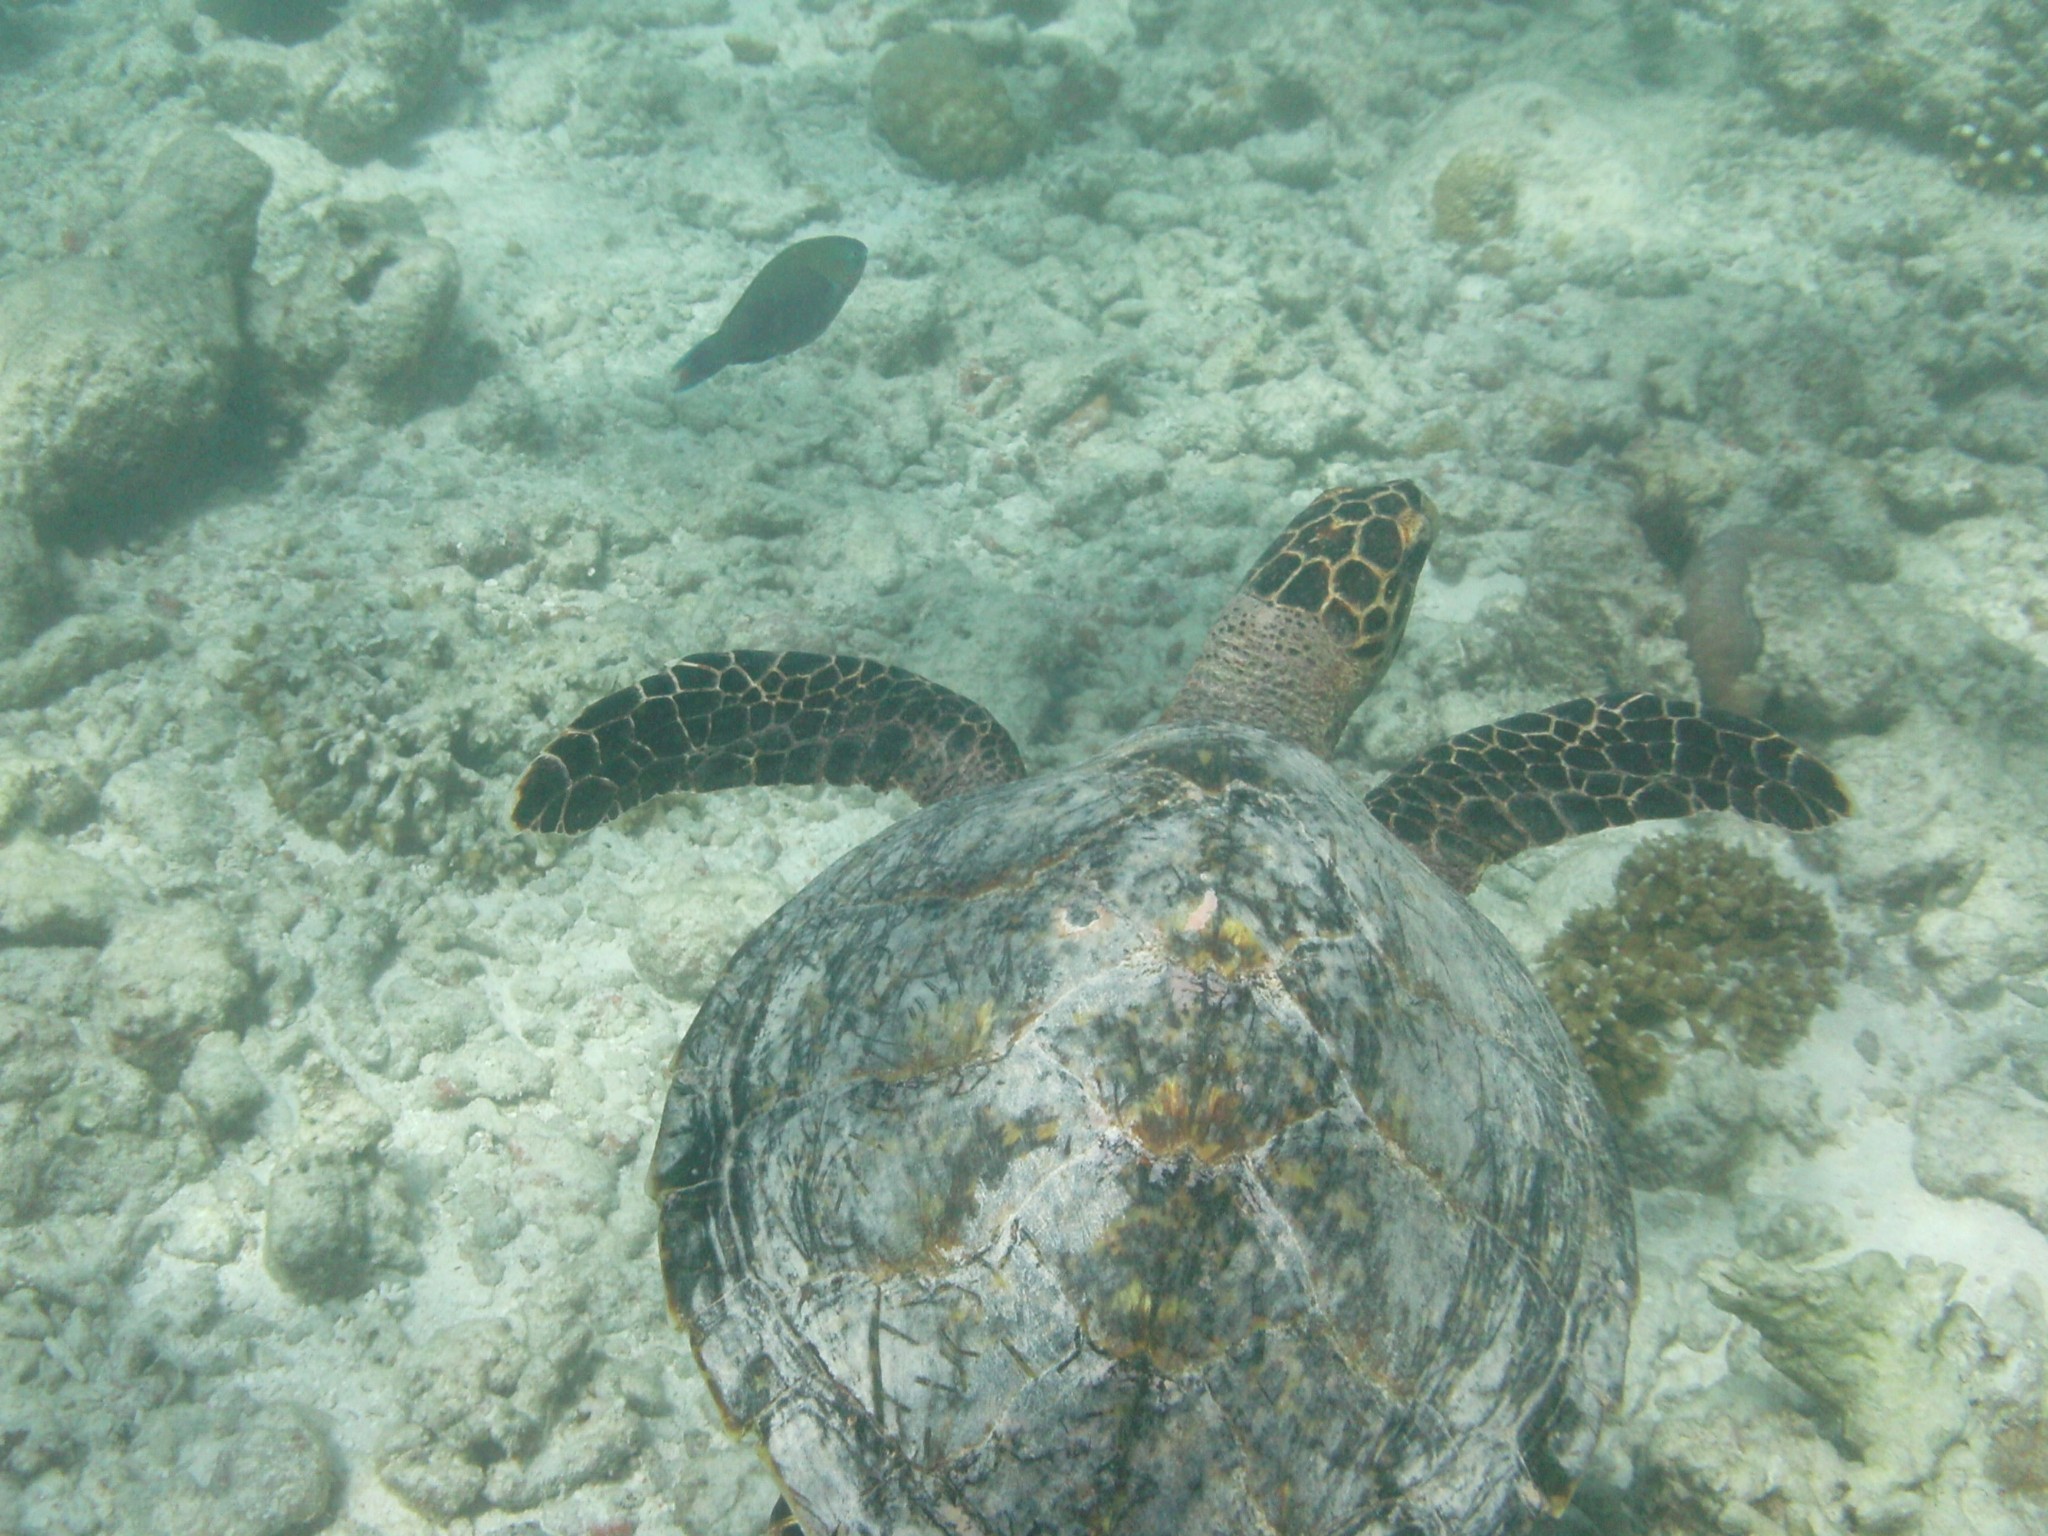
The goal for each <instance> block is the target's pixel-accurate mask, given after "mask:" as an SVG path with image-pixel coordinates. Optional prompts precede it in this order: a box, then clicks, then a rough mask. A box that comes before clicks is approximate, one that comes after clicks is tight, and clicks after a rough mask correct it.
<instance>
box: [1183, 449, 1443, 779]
mask: <svg viewBox="0 0 2048 1536" xmlns="http://www.w3.org/2000/svg"><path fill="white" fill-rule="evenodd" d="M1435 536H1436V508H1435V506H1433V505H1432V504H1431V502H1430V499H1429V498H1428V497H1427V496H1425V495H1423V494H1422V492H1421V490H1420V489H1418V488H1417V487H1416V486H1415V484H1414V483H1413V482H1412V481H1408V480H1389V481H1387V482H1385V483H1384V484H1381V485H1374V486H1366V487H1363V488H1358V489H1354V488H1351V487H1342V488H1339V489H1336V490H1329V491H1324V492H1323V493H1322V494H1321V495H1320V496H1318V497H1316V499H1315V500H1314V501H1312V502H1310V503H1309V504H1308V508H1307V510H1306V511H1304V512H1303V513H1302V514H1301V515H1300V516H1299V517H1297V518H1296V519H1295V520H1294V521H1293V522H1291V523H1289V524H1288V525H1287V527H1286V528H1285V529H1284V530H1283V531H1282V532H1281V534H1280V537H1279V538H1277V539H1275V540H1274V541H1273V542H1272V544H1270V545H1269V546H1267V549H1266V552H1265V553H1264V554H1262V555H1260V556H1259V559H1258V563H1257V564H1255V565H1254V566H1253V567H1252V569H1251V574H1250V575H1248V576H1246V577H1245V580H1244V585H1243V586H1242V587H1240V588H1239V589H1238V592H1237V595H1236V596H1235V597H1233V598H1232V599H1231V601H1230V606H1229V607H1227V608H1225V609H1224V610H1223V615H1222V617H1220V618H1219V619H1217V621H1216V624H1215V627H1214V628H1212V629H1211V630H1210V631H1209V638H1208V639H1207V640H1206V641H1204V642H1203V644H1202V654H1201V655H1200V656H1199V657H1197V658H1196V659H1195V665H1194V669H1193V670H1192V671H1191V672H1190V673H1189V674H1188V680H1187V682H1186V683H1185V684H1184V685H1183V686H1182V688H1181V691H1180V693H1179V694H1178V695H1177V696H1176V697H1175V699H1174V701H1173V703H1172V704H1170V705H1169V706H1167V710H1166V716H1165V718H1166V719H1168V720H1228V721H1234V722H1237V723H1240V724H1244V725H1255V726H1258V727H1260V728H1261V729H1264V730H1269V731H1273V732H1275V733H1276V734H1278V735H1282V736H1286V737H1289V738H1291V739H1292V740H1295V741H1298V742H1300V743H1301V744H1302V745H1303V746H1306V747H1309V748H1312V749H1313V750H1314V751H1316V752H1319V753H1322V754H1324V755H1325V756H1327V755H1328V754H1329V752H1330V749H1331V748H1332V747H1334V746H1335V745H1336V743H1337V737H1338V735H1339V734H1340V733H1341V732H1342V731H1343V729H1344V722H1345V721H1347V720H1349V719H1350V718H1351V714H1352V711H1354V710H1355V709H1357V708H1358V705H1359V701H1360V700H1361V699H1363V698H1364V697H1365V696H1366V695H1367V694H1368V693H1370V692H1371V691H1372V689H1373V685H1374V684H1376V683H1377V682H1378V681H1379V680H1380V675H1381V674H1382V673H1383V672H1385V671H1386V669H1387V664H1388V663H1389V662H1391V661H1392V660H1393V659H1394V653H1395V651H1397V650H1398V649H1399V648H1400V645H1401V631H1402V630H1403V629H1404V628H1406V627H1407V624H1408V608H1409V605H1410V604H1411V603H1413V602H1414V600H1415V585H1416V582H1417V581H1418V580H1419V579H1420V577H1421V575H1422V566H1423V562H1424V561H1426V560H1427V559H1428V558H1429V546H1430V543H1431V541H1432V540H1433V539H1434V538H1435Z"/></svg>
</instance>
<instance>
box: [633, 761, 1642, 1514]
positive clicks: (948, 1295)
mask: <svg viewBox="0 0 2048 1536" xmlns="http://www.w3.org/2000/svg"><path fill="white" fill-rule="evenodd" d="M650 1180H651V1184H652V1187H653V1190H654V1193H655V1195H656V1197H657V1198H658V1199H659V1200H660V1201H661V1206H662V1209H661V1218H660V1235H661V1248H662V1264H663V1271H664V1274H665V1276H666V1279H667V1284H668V1291H669V1297H670V1301H671V1304H672V1305H673V1307H674V1308H675V1309H676V1311H677V1313H678V1314H679V1315H680V1316H681V1317H682V1318H683V1319H684V1320H685V1321H686V1322H687V1324H688V1326H689V1329H690V1334H691V1338H692V1342H693V1344H694V1347H695V1350H696V1354H697V1358H698V1361H699V1363H700V1364H701V1366H702V1367H703V1370H704V1373H705V1376H706V1378H707V1379H708V1381H709V1382H710V1384H711V1387H712V1390H713V1392H714V1393H715V1394H716V1396H717V1399H718V1401H719V1404H720V1406H721V1408H722V1409H723V1411H724V1412H725V1414H726V1416H727V1418H728V1419H729V1421H730V1422H731V1423H733V1424H734V1425H735V1426H736V1427H739V1428H742V1429H744V1430H747V1431H751V1432H753V1433H755V1434H758V1435H759V1436H760V1437H761V1439H762V1441H763V1443H764V1445H765V1448H766V1450H767V1453H768V1455H769V1458H770V1459H771V1461H772V1462H773V1464H774V1466H775V1469H776V1471H777V1474H778V1476H779V1477H780V1478H781V1480H782V1482H783V1483H784V1486H785V1488H786V1490H787V1492H788V1495H789V1497H790V1500H791V1503H792V1504H793V1505H794V1507H795V1509H796V1512H797V1514H798V1515H799V1516H800V1517H801V1518H802V1519H803V1521H804V1522H805V1525H806V1527H807V1528H808V1529H809V1530H811V1531H813V1532H822V1531H831V1532H835V1533H836V1532H844V1533H853V1532H866V1533H875V1536H906V1533H912V1532H920V1533H926V1532H947V1533H966V1532H976V1533H983V1532H1005V1533H1011V1532H1014V1533H1018V1536H1022V1533H1025V1532H1031V1533H1039V1536H1053V1533H1067V1532H1073V1533H1081V1532H1112V1531H1113V1532H1117V1533H1120V1536H1222V1533H1232V1536H1238V1533H1250V1532H1278V1531H1304V1532H1306V1531H1316V1532H1360V1533H1364V1532H1372V1533H1387V1536H1393V1533H1411V1532H1412V1533H1425V1532H1426V1533H1432V1536H1435V1533H1445V1536H1448V1533H1456V1536H1494V1533H1500V1532H1508V1531H1513V1530H1517V1529H1520V1528H1521V1527H1522V1526H1523V1525H1524V1524H1526V1523H1528V1522H1529V1520H1530V1519H1531V1517H1532V1516H1533V1514H1534V1513H1535V1512H1537V1511H1539V1510H1541V1509H1542V1508H1543V1507H1544V1506H1545V1505H1546V1504H1547V1505H1549V1506H1551V1507H1553V1508H1555V1507H1558V1506H1560V1505H1561V1502H1562V1500H1563V1498H1564V1497H1565V1496H1566V1495H1567V1494H1568V1493H1569V1490H1570V1486H1571V1484H1572V1482H1573V1480H1574V1478H1575V1477H1576V1475H1577V1473H1578V1471H1579V1470H1580V1468H1581V1467H1582V1466H1583V1464H1584V1462H1585V1460H1586V1458H1587V1456H1588V1455H1589V1453H1590V1451H1591V1448H1592V1445H1593V1441H1594V1437H1595V1435H1596V1433H1597V1431H1598V1429H1599V1422H1600V1418H1601V1416H1602V1413H1603V1411H1604V1409H1605V1407H1606V1405H1608V1404H1609V1403H1611V1402H1612V1401H1613V1399H1614V1397H1615V1396H1616V1394H1617V1393H1618V1392H1619V1390H1620V1386H1621V1376H1622V1363H1623V1356H1624V1350H1625V1346H1626V1340H1627V1328H1628V1315H1629V1306H1630V1300H1631V1294H1632V1291H1633V1286H1634V1277H1635V1264H1634V1237H1633V1229H1632V1221H1631V1215H1630V1205H1629V1198H1628V1193H1627V1190H1626V1187H1625V1185H1624V1183H1623V1181H1622V1177H1621V1173H1620V1167H1619V1163H1618V1161H1617V1158H1616V1156H1615V1152H1614V1148H1613V1144H1612V1139H1611V1136H1610V1133H1609V1130H1608V1127H1607V1122H1606V1120H1605V1117H1604V1115H1603V1113H1602V1111H1601V1110H1600V1108H1599V1106H1598V1103H1597V1101H1596V1099H1595V1097H1594V1094H1593V1092H1592V1090H1591V1088H1590V1087H1589V1085H1588V1084H1587V1082H1586V1079H1585V1077H1584V1075H1583V1073H1582V1072H1581V1070H1580V1068H1579V1066H1578V1064H1577V1062H1576V1060H1575V1058H1574V1056H1573V1053H1572V1050H1571V1047H1570V1044H1569V1042H1568V1041H1567V1039H1566V1037H1565V1034H1564V1031H1563V1029H1562V1027H1561V1026H1560V1025H1559V1023H1558V1021H1557V1019H1556V1016H1555V1015H1554V1014H1553V1013H1552V1011H1551V1009H1550V1007H1549V1005H1548V1004H1547V1002H1546V1001H1545V1000H1544V999H1543V997H1542V994H1541V993H1540V991H1539V990H1538V988H1537V987H1536V985H1535V984H1534V983H1533V982H1532V981H1531V980H1530V978H1529V976H1528V975H1527V973H1526V972H1525V970H1524V969H1523V967H1522V965H1521V964H1520V962H1519V961H1518V960H1517V959H1516V957H1515V955H1514V953H1513V952H1512V950H1510V948H1509V947H1508V945H1507V943H1506V941H1505V940H1504V939H1503V938H1502V937H1501V936H1500V934H1499V933H1498V932H1497V931H1496V930H1495V929H1494V928H1493V927H1492V926H1491V925H1490V924H1489V923H1487V922H1486V920H1485V919H1484V918H1482V917H1480V916H1479V915H1478V914H1477V913H1475V912H1474V911H1473V910H1472V909H1471V908H1470V907H1469V906H1468V905H1467V904H1466V903H1465V902H1464V901H1463V900H1462V899H1461V898H1460V897H1458V896H1457V895H1456V894H1455V893H1453V892H1452V891H1451V890H1450V889H1449V888H1448V887H1447V886H1445V885H1443V884H1442V883H1441V882H1440V881H1439V880H1437V879H1436V877H1435V876H1433V875H1431V874H1430V873H1429V872H1428V871H1427V870H1426V869H1425V868H1424V867H1423V866H1422V864H1421V863H1420V862H1419V861H1418V860H1417V859H1416V858H1415V856H1414V855H1413V854H1411V853H1410V852H1409V851H1408V850H1407V849H1406V848H1405V847H1403V846H1402V845H1401V844H1400V843H1399V842H1397V841H1396V840H1395V839H1394V838H1393V837H1392V836H1391V835H1390V834H1389V833H1387V832H1386V831H1385V830H1384V829H1382V828H1381V827H1380V826H1379V825H1378V823H1376V822H1375V821H1374V820H1373V819H1372V818H1371V817H1370V816H1368V815H1367V814H1366V813H1365V811H1364V810H1363V809H1362V807H1361V806H1360V804H1359V802H1358V800H1357V798H1356V797H1355V796H1354V795H1352V794H1351V793H1350V792H1349V791H1348V790H1347V789H1346V788H1345V787H1344V785H1343V783H1342V782H1341V781H1340V780H1339V778H1338V777H1337V775H1336V774H1335V772H1334V771H1333V770H1332V769H1331V768H1330V767H1329V765H1328V764H1326V763H1324V762H1323V761H1322V760H1320V759H1319V758H1317V757H1316V756H1314V755H1313V754H1311V753H1310V752H1308V751H1306V750H1304V749H1302V748H1299V747H1296V746H1293V745H1290V744H1288V743H1286V742H1283V741H1281V740H1279V739H1278V738H1276V737H1273V736H1270V735H1267V734H1265V733H1263V732H1260V731H1257V730H1252V729H1247V728H1237V727H1226V726H1217V725H1202V724H1197V725H1170V726H1158V727H1154V728H1152V729H1150V730H1147V731H1145V732H1142V733H1140V734H1139V735H1137V736H1134V737H1132V738H1131V739H1130V740H1129V741H1128V742H1126V743H1125V744H1124V745H1122V746H1121V747H1119V748H1118V749H1116V750H1115V751H1113V752H1111V753H1110V754H1109V755H1107V756H1105V757H1102V758H1098V759H1096V760H1094V761H1092V762H1089V763H1085V764H1082V765H1081V766H1079V767H1076V768H1072V769H1069V770H1066V771H1064V772H1060V773H1053V774H1047V775H1043V776H1040V777H1038V778H1033V779H1025V780H1020V781H1018V782H1015V783H1010V784H1005V785H1001V786H999V787H996V788H992V789H986V790H981V791H977V792H975V793H971V794H966V795H961V796H957V797H954V798H951V799H947V800H943V801H940V802H939V803H937V804H935V805H933V806H930V807H928V808H927V809H925V810H923V811H921V812H919V813H917V814H916V815H913V816H911V817H909V818H907V819H905V820H904V821H902V822H899V823H898V824H896V825H895V826H894V827H892V828H891V829H890V830H889V831H887V832H885V833H884V834H882V835H881V836H879V837H877V838H875V839H874V840H872V841H871V842H869V843H867V844H865V845H864V846H862V847H861V848H858V849H856V850H855V851H854V852H852V853H851V854H849V855H848V856H847V857H846V858H844V859H842V860H841V861H840V862H839V863H838V864H836V865H835V866H833V867H832V868H831V869H829V870H827V871H826V872H825V873H824V874H823V875H821V876H820V877H819V878H818V879H817V880H815V881H814V882H813V883H812V884H811V885H810V886H809V887H808V888H807V889H805V890H804V891H803V892H802V893H800V894H799V895H798V896H797V897H796V898H795V899H794V900H792V901H791V902H790V903H789V904H788V905H787V906H785V907H784V908H782V910H781V911H780V912H778V913H777V914H776V915H775V916H774V917H773V918H771V919H770V920H769V921H768V922H767V923H765V924H764V925H763V926H762V927H761V928H760V929H759V930H758V931H757V932H756V933H755V934H754V935H753V936H752V937H751V938H750V939H749V940H748V941H747V943H746V945H745V946H744V947H743V948H742V949H741V950H740V952H739V953H738V955H737V956H736V957H735V958H734V960H733V962H732V964H731V965H730V966H729V968H728V969H727V972H726V974H725V976H724V977H723V979H722V980H721V981H720V983H719V984H718V986H717V987H716V989H715V990H714V991H713V993H712V995H711V996H710V998H709V999H708V1000H707V1001H706V1002H705V1004H704V1007H703V1009H702V1011H701V1012H700V1014H699V1015H698V1018H697V1020H696V1023H695V1024H694V1025H693V1026H692V1028H691V1030H690V1032H689V1034H688V1036H687V1037H686V1038H685V1040H684V1042H683V1044H682V1047H681V1049H680V1050H679V1051H678V1053H677V1057H676V1063H675V1071H674V1077H673V1081H672V1083H671V1086H670V1090H669V1097H668V1105H667V1109H666V1112H665V1114H664V1117H663V1122H662V1128H661V1134H660V1138H659V1142H658V1145H657V1148H656V1152H655V1158H654V1165H653V1168H652V1170H651V1174H650Z"/></svg>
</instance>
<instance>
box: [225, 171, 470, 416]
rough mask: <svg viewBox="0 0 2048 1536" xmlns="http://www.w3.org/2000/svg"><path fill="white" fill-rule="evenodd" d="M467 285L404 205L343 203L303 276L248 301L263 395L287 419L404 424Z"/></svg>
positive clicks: (323, 227) (305, 258)
mask: <svg viewBox="0 0 2048 1536" xmlns="http://www.w3.org/2000/svg"><path fill="white" fill-rule="evenodd" d="M461 288H462V269H461V264H460V263H459V262H458V261H457V259H456V255H455V249H454V247H453V246H451V245H449V244H448V243H447V242H446V241H445V240H437V239H434V238H433V237H431V236H430V235H428V234H427V232H426V226H425V224H424V223H422V221H421V219H420V215H419V210H418V209H417V208H415V207H414V206H413V205H412V204H411V203H410V202H408V201H406V199H404V198H402V197H397V196H392V197H387V198H384V199H382V200H381V201H378V202H375V203H358V202H349V201H345V200H339V199H337V200H336V201H335V202H333V203H332V204H330V205H329V206H328V208H327V210H326V212H325V213H324V214H323V215H322V217H321V220H320V223H319V225H318V227H317V229H316V230H315V232H314V233H313V235H312V237H311V240H310V242H309V244H308V246H307V249H306V250H305V252H304V254H303V255H302V257H301V259H300V262H299V265H298V268H297V270H296V271H295V272H293V273H292V275H291V276H290V277H288V278H285V279H284V280H283V281H281V282H279V283H277V284H276V285H274V286H271V285H259V286H258V287H257V288H256V291H255V292H254V293H253V294H252V295H251V297H250V304H249V330H250V337H251V341H252V343H253V345H254V350H255V374H256V380H255V382H256V390H257V392H258V394H259V395H260V396H261V397H262V399H263V402H264V404H265V406H266V407H267V408H268V409H269V410H270V411H271V412H272V413H273V414H274V415H276V416H278V417H280V418H281V419H283V420H286V421H299V420H302V419H305V418H308V417H313V418H316V422H315V424H316V425H317V424H318V419H322V418H325V417H340V418H343V419H349V420H353V419H356V418H358V417H368V418H369V419H371V420H373V421H385V422H393V421H399V420H403V419H404V418H405V417H406V416H407V415H409V414H410V413H411V411H412V409H413V407H414V406H415V405H416V404H417V403H418V399H419V395H420V391H421V389H422V387H423V385H424V376H425V370H426V368H427V365H428V363H429V361H430V360H431V358H432V356H433V354H434V351H435V349H436V348H437V347H439V345H440V344H441V340H442V338H443V337H444V336H445V335H446V334H447V330H448V323H449V320H450V318H451V317H452V316H453V314H454V312H455V301H456V297H457V295H458V294H459V293H460V291H461Z"/></svg>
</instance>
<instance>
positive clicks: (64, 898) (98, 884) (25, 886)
mask: <svg viewBox="0 0 2048 1536" xmlns="http://www.w3.org/2000/svg"><path fill="white" fill-rule="evenodd" d="M115 905H116V889H115V885H114V881H113V878H112V877H111V876H110V875H108V874H107V872H106V871H105V870H104V869H102V868H101V867H100V866H99V865H97V864H95V863H94V862H93V861H92V860H91V859H87V858H81V857H80V856H79V855H78V854H75V853H72V852H70V851H69V850H67V849H64V848H60V847H58V846H57V845H56V844H54V843H51V842H49V841H47V840H46V839H44V838H41V837H37V836H35V835H33V834H29V835H27V836H23V837H18V838H16V839H15V840H14V841H13V842H11V843H9V844H7V845H6V846H5V847H0V941H4V942H7V943H11V944H88V945H97V944H104V943H105V942H106V941H107V935H108V933H109V932H110V931H111V930H112V928H113V925H114V911H115Z"/></svg>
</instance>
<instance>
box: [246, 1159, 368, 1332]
mask: <svg viewBox="0 0 2048 1536" xmlns="http://www.w3.org/2000/svg"><path fill="white" fill-rule="evenodd" d="M370 1239H371V1233H370V1170H369V1169H368V1168H366V1167H364V1166H362V1165H360V1164H358V1163H353V1162H349V1161H346V1160H344V1159H341V1158H335V1157H322V1156H318V1155H308V1154H305V1153H303V1152H302V1153H298V1154H294V1156H293V1157H292V1158H291V1159H290V1160H288V1161H286V1162H285V1163H284V1164H283V1165H281V1166H280V1167H279V1168H278V1170H277V1171H276V1172H275V1173H273V1174H272V1175H271V1177H270V1194H269V1199H268V1200H267V1201H266V1203H265V1207H264V1221H263V1262H264V1265H265V1267H267V1268H268V1269H269V1271H270V1273H271V1274H272V1276H274V1277H275V1278H276V1280H277V1282H278V1283H279V1284H280V1285H282V1286H284V1287H285V1289H287V1290H289V1291H292V1292H294V1293H295V1294H297V1295H299V1296H301V1297H304V1298H305V1299H306V1300H308V1301H331V1300H338V1299H340V1298H343V1297H348V1296H353V1295H356V1294H357V1293H358V1292H360V1291H362V1290H363V1289H364V1288H365V1287H366V1286H367V1285H368V1284H369V1283H370Z"/></svg>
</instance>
